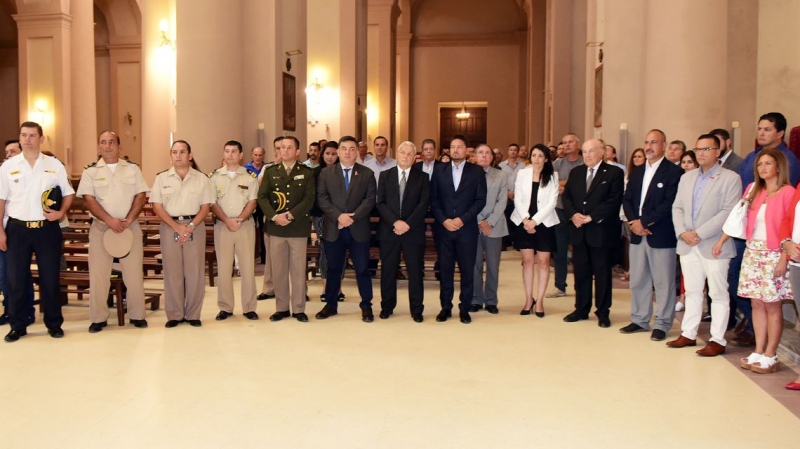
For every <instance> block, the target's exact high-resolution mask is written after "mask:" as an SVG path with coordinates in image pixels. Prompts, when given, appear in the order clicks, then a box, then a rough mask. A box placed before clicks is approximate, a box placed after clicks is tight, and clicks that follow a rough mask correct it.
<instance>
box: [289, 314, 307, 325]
mask: <svg viewBox="0 0 800 449" xmlns="http://www.w3.org/2000/svg"><path fill="white" fill-rule="evenodd" d="M292 318H295V319H296V320H297V321H299V322H301V323H307V322H308V315H306V314H305V313H303V312H300V313H293V314H292Z"/></svg>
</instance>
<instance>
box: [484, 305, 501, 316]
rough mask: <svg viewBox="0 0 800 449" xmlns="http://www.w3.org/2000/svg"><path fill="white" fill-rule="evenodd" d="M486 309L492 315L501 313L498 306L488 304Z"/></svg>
mask: <svg viewBox="0 0 800 449" xmlns="http://www.w3.org/2000/svg"><path fill="white" fill-rule="evenodd" d="M486 311H487V312H489V313H491V314H492V315H497V314H498V313H500V310H498V309H497V306H486Z"/></svg>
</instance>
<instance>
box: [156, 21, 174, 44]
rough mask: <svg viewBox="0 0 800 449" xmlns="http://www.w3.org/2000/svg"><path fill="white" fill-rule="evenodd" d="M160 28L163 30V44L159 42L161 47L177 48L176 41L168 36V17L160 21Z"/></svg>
mask: <svg viewBox="0 0 800 449" xmlns="http://www.w3.org/2000/svg"><path fill="white" fill-rule="evenodd" d="M158 30H159V31H161V44H159V47H170V48H175V41H173V40H172V39H170V38H169V36H167V31H169V22H167V19H161V22H159V23H158Z"/></svg>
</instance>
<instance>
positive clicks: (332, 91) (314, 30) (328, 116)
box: [304, 0, 355, 147]
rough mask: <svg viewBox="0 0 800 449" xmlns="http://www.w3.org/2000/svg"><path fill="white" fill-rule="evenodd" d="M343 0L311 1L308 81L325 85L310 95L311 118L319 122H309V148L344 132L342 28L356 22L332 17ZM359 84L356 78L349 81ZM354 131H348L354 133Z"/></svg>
mask: <svg viewBox="0 0 800 449" xmlns="http://www.w3.org/2000/svg"><path fill="white" fill-rule="evenodd" d="M339 3H340V2H338V1H330V0H308V1H307V4H308V19H307V22H308V29H309V33H308V74H307V76H308V83H309V85H310V84H311V83H313V82H314V80H315V79H317V80H318V82H319V84H321V85H323V86H324V87H323V88H322V89H321V90H320V91H315V92H310V93H309V94H308V95H307V96H306V97H307V100H308V101H307V107H308V116H309V120H311V118H312V117H313V118H315V119H316V120H318V123H316V124H308V123H307V124H306V126H307V128H306V132H307V134H308V142H304V145H305V146H306V147H308V144H309V143H310V142H315V141H318V140H320V139H326V140H330V139H331V138H338V137H340V136H341V135H342V133H343V131H342V129H341V121H340V114H341V109H340V98H341V96H340V95H341V94H340V93H341V81H340V79H341V78H340V73H341V64H340V60H341V59H340V57H339V54H340V50H341V43H340V39H339V36H340V34H341V33H342V28H344V27H350V26H352V25H353V21H350V22H340V21H339V20H332V19H331V18H334V17H339V14H340V5H339ZM347 82H349V83H355V80H354V79H352V80H348V81H347ZM352 132H353V130H347V131H345V134H352Z"/></svg>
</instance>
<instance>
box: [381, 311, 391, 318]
mask: <svg viewBox="0 0 800 449" xmlns="http://www.w3.org/2000/svg"><path fill="white" fill-rule="evenodd" d="M379 316H380V317H381V319H382V320H385V319H388V318H389V317H390V316H392V312H390V311H388V310H381V313H380V315H379Z"/></svg>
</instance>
